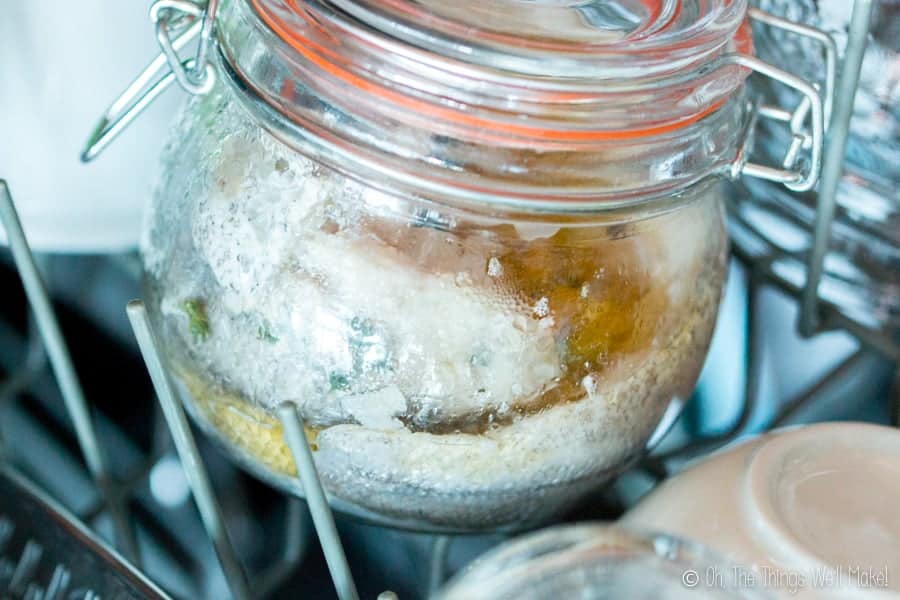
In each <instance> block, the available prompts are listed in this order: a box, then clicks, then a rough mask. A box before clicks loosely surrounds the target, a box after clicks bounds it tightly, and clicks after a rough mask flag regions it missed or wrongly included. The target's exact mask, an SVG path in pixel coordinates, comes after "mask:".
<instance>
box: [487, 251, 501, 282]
mask: <svg viewBox="0 0 900 600" xmlns="http://www.w3.org/2000/svg"><path fill="white" fill-rule="evenodd" d="M487 273H488V275H489V276H490V277H500V276H502V275H503V265H501V264H500V260H499V259H498V258H497V257H496V256H492V257H491V259H490V260H489V261H488V270H487Z"/></svg>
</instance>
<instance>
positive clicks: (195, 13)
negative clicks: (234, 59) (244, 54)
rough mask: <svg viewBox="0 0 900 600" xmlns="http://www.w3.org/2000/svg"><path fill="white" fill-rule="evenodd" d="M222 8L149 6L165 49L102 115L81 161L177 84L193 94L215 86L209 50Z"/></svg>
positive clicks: (164, 0)
mask: <svg viewBox="0 0 900 600" xmlns="http://www.w3.org/2000/svg"><path fill="white" fill-rule="evenodd" d="M218 8H219V0H208V2H207V3H206V5H205V6H204V5H203V4H198V3H196V2H192V1H191V0H156V2H154V3H153V4H152V5H151V7H150V20H151V21H152V22H153V24H154V25H155V28H156V39H157V41H158V42H159V46H160V48H161V50H162V52H161V53H160V54H159V55H158V56H157V57H156V58H154V59H153V61H152V62H151V63H150V64H149V65H147V67H146V68H145V69H144V70H143V71H142V72H141V74H140V75H138V77H137V78H136V79H135V80H134V81H133V82H132V83H131V84H130V85H129V86H128V87H127V88H126V89H125V91H123V92H122V94H121V95H119V97H118V98H117V99H116V100H115V101H114V102H113V103H112V104H111V105H110V107H109V108H108V109H107V110H106V112H105V113H104V114H103V117H102V118H101V119H100V121H99V122H98V123H97V125H96V127H94V130H93V131H92V132H91V135H90V136H89V137H88V140H87V143H86V144H85V147H84V150H83V151H82V153H81V160H82V161H83V162H89V161H91V160H93V159H95V158H96V157H97V156H99V155H100V153H101V152H103V150H105V149H106V147H107V146H109V144H110V143H111V142H112V141H113V140H114V139H116V137H118V136H119V134H120V133H122V131H124V130H125V128H127V127H128V126H129V125H130V124H131V123H132V122H133V121H134V120H135V119H136V118H137V117H138V116H139V115H140V114H141V113H142V112H144V110H145V109H146V108H147V107H148V106H149V105H150V104H151V103H153V101H154V100H156V98H158V97H159V96H160V95H161V94H162V93H163V92H164V91H165V90H166V89H168V87H169V86H171V85H172V83H173V82H178V85H179V86H181V88H182V89H184V90H185V91H186V92H188V93H189V94H192V95H201V94H205V93H207V92H209V91H210V90H211V89H212V87H213V85H214V84H215V79H216V70H215V68H214V67H213V65H212V63H211V61H210V59H209V52H210V48H211V46H212V43H213V30H214V27H215V19H216V13H217V12H218ZM198 35H199V38H200V39H199V43H198V45H197V53H196V55H195V56H194V57H193V58H189V59H186V60H183V59H182V58H181V57H180V56H179V55H178V53H179V52H180V51H181V50H182V49H183V48H184V47H185V46H187V45H188V44H190V43H191V42H192V41H193V40H194V39H195V38H197V36H198ZM166 66H168V68H169V70H168V72H164V69H165V68H166Z"/></svg>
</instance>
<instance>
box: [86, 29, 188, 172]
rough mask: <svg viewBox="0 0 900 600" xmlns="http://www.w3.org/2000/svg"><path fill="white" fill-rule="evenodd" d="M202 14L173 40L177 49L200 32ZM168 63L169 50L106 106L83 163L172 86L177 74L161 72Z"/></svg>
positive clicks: (97, 152) (91, 136)
mask: <svg viewBox="0 0 900 600" xmlns="http://www.w3.org/2000/svg"><path fill="white" fill-rule="evenodd" d="M200 14H201V13H200V12H198V13H197V14H196V15H193V18H194V21H193V23H191V25H190V26H189V27H188V28H187V29H185V30H184V31H183V32H182V33H180V34H179V35H178V36H177V37H176V38H175V39H174V40H173V41H172V47H173V48H174V49H175V50H181V49H182V48H184V47H185V46H186V45H188V44H189V43H190V42H191V40H193V39H194V38H195V37H197V34H199V33H200V30H201V28H202V26H203V23H202V20H201V19H200V18H199V17H200ZM193 63H194V61H193V60H189V61H186V62H185V64H184V68H185V69H190V68H192V66H193ZM168 64H169V62H168V59H167V57H166V55H165V53H163V52H160V54H159V55H158V56H157V57H156V58H154V59H153V60H152V61H151V62H150V64H149V65H147V67H146V68H145V69H144V70H143V71H142V72H141V74H140V75H138V76H137V78H136V79H135V80H134V81H133V82H132V83H131V84H130V85H129V86H128V87H127V88H125V91H123V92H122V93H121V94H120V95H119V97H118V98H117V99H116V100H115V101H114V102H113V103H112V104H111V105H110V106H109V108H108V109H106V112H105V113H104V114H103V116H102V117H101V118H100V121H99V122H98V123H97V125H96V126H95V127H94V130H93V131H92V132H91V134H90V136H89V137H88V140H87V142H86V143H85V147H84V149H83V150H82V151H81V160H82V161H83V162H90V161H92V160H93V159H95V158H97V157H98V156H99V155H100V153H101V152H103V150H105V149H106V147H107V146H109V144H110V143H112V141H113V140H115V139H116V138H117V137H118V136H119V134H120V133H122V131H123V130H125V128H126V127H128V126H129V125H130V124H131V123H132V122H133V121H134V120H135V119H136V118H137V117H138V116H140V114H141V113H142V112H144V110H145V109H146V108H147V107H148V106H150V104H151V103H153V101H154V100H156V98H158V97H159V95H160V94H162V93H163V92H164V91H166V89H168V87H169V86H170V85H172V83H173V82H174V81H175V74H174V73H173V72H172V71H171V70H170V71H169V72H168V73H166V74H165V75H163V76H162V77H159V74H160V73H161V72H162V70H163V69H164V68H165V67H166V66H167V65H168ZM154 80H155V83H152V85H151V82H154Z"/></svg>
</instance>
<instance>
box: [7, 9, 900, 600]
mask: <svg viewBox="0 0 900 600" xmlns="http://www.w3.org/2000/svg"><path fill="white" fill-rule="evenodd" d="M872 10H873V0H856V1H855V3H854V7H853V17H852V21H851V26H850V31H849V40H848V45H847V49H846V53H845V59H844V62H843V67H842V69H841V76H840V77H839V78H838V80H837V86H836V93H835V96H834V99H833V111H832V118H831V122H830V131H829V134H828V137H827V140H826V142H827V143H826V145H825V151H824V170H823V175H822V179H821V183H820V186H819V189H818V206H817V209H818V210H817V212H816V219H815V227H814V237H813V243H812V246H811V250H810V252H809V254H808V257H807V260H808V262H807V269H806V274H807V277H806V281H805V284H804V285H802V286H798V285H796V284H795V283H791V282H789V281H786V280H785V279H784V278H783V277H780V276H779V274H778V273H777V272H776V271H775V270H774V269H773V268H772V265H773V263H774V262H775V260H776V259H777V257H778V252H779V249H778V248H775V247H770V248H768V249H767V251H768V253H767V254H766V255H764V256H762V257H760V256H756V255H754V256H750V255H747V254H744V253H742V252H741V251H740V250H739V249H737V250H736V251H735V257H736V258H737V259H738V260H739V261H740V262H741V263H742V264H743V266H744V268H745V270H746V273H747V281H748V293H747V297H748V307H747V315H748V317H747V332H748V333H747V336H746V344H747V352H746V356H747V366H746V370H747V376H746V378H745V384H744V401H743V405H742V408H741V412H740V415H739V417H738V418H737V419H736V422H735V423H734V425H733V426H732V427H729V428H728V430H727V431H725V432H723V433H721V434H719V435H715V436H712V437H708V438H704V439H699V440H695V441H692V442H690V443H688V444H685V445H683V446H681V447H678V448H675V449H673V450H668V451H667V452H665V453H661V454H657V455H654V456H652V457H649V458H647V459H645V461H644V462H643V463H642V464H641V465H640V468H642V469H643V470H644V471H645V472H647V473H650V474H651V475H652V476H653V477H655V478H657V479H661V478H663V477H665V476H666V475H667V474H668V465H669V464H670V461H671V460H672V459H680V458H688V457H692V456H696V455H699V454H702V453H705V452H708V451H710V450H712V449H714V448H716V447H719V446H721V445H723V444H726V443H728V442H730V441H732V440H734V439H735V438H737V437H738V436H739V435H740V434H742V433H743V432H745V430H746V428H747V425H748V423H749V420H750V417H751V415H752V414H753V413H754V408H755V405H756V401H757V397H758V395H759V387H760V381H759V378H760V365H759V356H760V353H761V351H760V347H761V341H760V339H759V337H760V333H759V327H757V326H756V325H757V319H758V316H757V313H758V307H757V301H758V296H759V293H760V290H761V289H763V288H765V287H769V286H771V287H774V288H776V289H779V290H781V291H782V292H784V293H786V294H788V295H789V296H791V297H794V298H796V300H797V301H798V303H799V306H800V317H799V323H798V327H799V330H800V332H801V333H802V334H803V335H804V336H814V335H817V334H818V333H820V332H822V331H826V330H832V329H842V330H845V331H847V332H849V333H851V334H852V335H853V336H854V337H856V338H857V339H858V340H859V341H860V342H861V344H862V347H861V349H860V350H859V351H857V352H856V353H854V354H853V355H851V356H850V357H849V358H847V359H846V360H844V361H842V362H841V363H840V364H838V365H837V366H835V367H834V368H833V369H832V370H831V371H830V372H829V373H827V374H826V375H825V376H824V377H823V378H822V379H821V380H820V381H818V382H817V383H815V384H814V385H812V386H811V387H810V388H809V389H808V390H806V391H805V392H803V393H801V394H800V395H798V396H797V397H795V398H793V399H790V400H789V401H787V402H786V403H784V404H783V406H782V408H781V410H780V412H778V413H777V414H776V415H774V417H773V418H771V419H770V420H769V422H768V423H767V424H766V428H771V427H777V426H779V425H781V424H783V423H785V422H786V421H787V420H789V419H790V418H791V417H792V416H793V415H794V414H796V413H797V412H798V411H800V410H801V409H802V408H803V407H804V406H806V405H808V404H809V403H810V402H812V401H813V400H814V399H815V398H816V397H817V395H818V393H819V392H820V391H821V390H822V389H823V388H825V387H827V386H828V385H830V383H832V382H833V381H835V380H837V379H839V378H841V377H842V376H844V375H845V374H847V373H848V372H851V371H853V370H854V369H855V368H856V367H857V366H858V365H859V363H860V361H861V360H862V359H863V358H864V356H865V355H866V354H867V353H870V352H876V353H880V354H881V355H883V356H885V357H887V358H888V359H890V360H891V361H893V363H894V368H895V370H896V368H897V363H898V361H900V345H898V342H897V339H896V337H892V336H891V335H890V334H886V333H884V332H881V331H875V330H873V329H871V328H868V327H865V326H863V325H861V324H859V323H857V322H855V321H853V320H852V319H850V318H848V317H847V316H846V315H844V314H843V313H842V312H841V311H840V310H839V308H840V307H837V306H835V305H833V304H831V303H828V302H824V301H823V300H822V299H821V297H820V295H819V293H818V290H819V284H820V281H821V279H822V276H823V265H824V259H825V255H826V253H827V250H828V243H829V234H830V231H831V225H832V222H833V220H834V214H835V204H836V200H835V198H836V193H837V184H838V180H839V178H840V176H841V173H842V165H843V157H844V148H845V145H846V142H847V136H848V131H849V127H850V119H851V116H852V112H853V100H854V97H855V94H856V90H857V87H858V84H859V71H860V68H861V64H862V54H863V51H864V49H865V46H866V38H867V32H868V25H869V22H870V19H871V15H872ZM199 26H200V24H199V23H196V24H195V25H194V27H195V28H199ZM0 221H2V225H3V227H4V229H5V230H6V233H7V236H8V239H9V245H10V249H11V252H12V256H13V259H14V262H15V267H16V269H17V270H18V273H19V275H20V277H21V280H22V284H23V287H24V290H25V292H26V295H27V299H28V302H29V305H30V309H31V310H30V316H31V322H30V332H31V335H30V336H29V340H30V342H29V345H28V350H27V353H26V358H25V359H24V361H23V362H22V364H21V366H20V368H19V369H18V370H16V371H15V372H14V373H13V374H12V376H11V377H9V378H7V379H6V380H5V381H3V382H0V401H8V399H10V398H13V397H14V396H15V392H16V391H18V390H21V389H23V388H24V387H25V386H26V385H27V384H28V383H29V382H30V380H31V379H32V378H33V377H34V376H35V374H36V373H37V372H38V371H39V370H40V369H41V368H42V366H43V365H44V361H45V360H46V361H48V362H49V364H50V366H51V367H52V370H53V373H54V374H55V377H56V381H57V384H58V386H59V389H60V392H61V395H62V397H63V399H64V401H65V407H66V411H67V413H68V416H69V418H70V420H71V423H72V425H73V427H74V431H75V434H76V437H77V440H78V445H79V448H80V451H81V453H82V455H83V457H84V461H85V462H86V464H87V466H88V469H89V472H90V474H91V477H92V479H93V481H94V484H95V486H96V489H97V490H98V492H99V499H98V501H97V502H96V503H94V504H93V506H91V507H89V508H88V509H87V510H86V511H84V513H83V514H81V515H80V516H81V518H82V519H84V520H85V521H91V520H93V518H94V517H96V516H97V515H98V514H101V513H102V514H105V515H107V516H108V517H109V518H110V519H111V521H112V523H113V530H114V541H115V545H116V547H117V548H118V549H119V550H120V551H121V552H122V553H123V554H124V555H125V556H127V557H128V558H129V559H130V560H131V561H132V562H133V563H134V564H135V565H137V566H140V565H141V556H140V555H139V549H138V544H137V543H136V540H135V534H134V530H133V519H132V518H131V515H130V514H129V502H128V500H129V498H130V497H131V496H132V495H134V494H135V493H136V492H135V490H136V489H137V487H138V486H139V485H140V484H141V483H142V482H143V481H144V480H145V479H146V478H147V476H148V472H149V468H150V465H152V464H153V463H154V462H155V460H156V459H157V458H158V457H159V451H158V449H159V448H161V447H163V445H164V444H162V443H160V442H154V448H155V450H154V451H152V452H151V453H150V455H149V456H148V457H146V460H145V461H143V462H142V464H141V465H140V466H139V467H138V468H136V469H135V470H134V472H132V473H129V474H128V475H127V476H125V477H120V478H115V477H113V476H112V475H111V469H110V457H109V456H108V455H107V454H106V453H105V451H104V448H103V447H102V444H101V443H100V437H99V436H98V433H97V427H96V424H95V421H94V419H93V417H92V412H91V406H90V403H89V401H88V399H87V398H86V397H85V394H84V393H83V391H82V387H81V384H80V382H79V378H78V376H77V374H76V372H75V369H74V367H73V362H72V357H71V354H70V352H69V349H68V347H67V344H66V340H65V339H64V337H63V335H62V333H61V330H60V327H59V322H58V319H57V316H56V314H55V313H54V309H53V306H52V304H51V301H50V297H49V295H48V292H47V289H46V287H45V285H44V282H43V280H42V277H41V273H40V269H39V265H38V263H37V261H36V259H35V256H34V255H33V254H32V252H31V250H30V248H29V245H28V242H27V240H26V238H25V235H24V233H23V231H22V227H21V224H20V222H19V219H18V217H17V214H16V210H15V206H14V204H13V199H12V196H11V193H10V190H9V189H8V187H7V185H6V183H5V182H4V181H3V180H0ZM127 313H128V317H129V319H130V322H131V325H132V327H133V330H134V335H135V337H136V339H137V341H138V344H139V347H140V350H141V353H142V356H143V359H144V361H145V363H146V366H147V370H148V371H149V373H150V376H151V379H152V382H153V387H154V389H155V391H156V394H157V397H158V400H159V406H160V409H161V413H162V415H163V417H164V420H165V424H166V425H167V427H166V428H165V429H162V428H159V430H158V432H157V436H156V437H157V438H160V437H164V436H165V433H166V429H167V431H168V434H169V435H170V436H171V439H172V441H173V442H174V445H175V448H176V449H177V452H178V455H179V457H180V459H181V465H182V467H183V469H184V471H185V473H186V476H187V479H188V481H189V483H190V488H191V491H192V494H193V498H194V501H195V502H196V505H197V507H198V509H199V513H200V516H201V518H202V522H203V526H204V529H205V531H206V533H207V535H208V536H209V539H210V540H211V541H212V544H213V546H214V548H215V552H216V555H217V557H218V561H219V564H220V566H221V569H222V571H223V573H224V576H225V578H226V580H227V583H228V587H229V589H230V591H231V593H232V595H233V596H234V597H235V598H237V599H239V600H245V599H251V598H262V597H265V596H267V595H268V594H269V593H270V592H271V591H272V590H273V589H275V588H276V587H278V585H279V584H280V583H282V582H283V581H284V580H285V579H286V578H287V577H288V576H289V575H290V574H291V573H292V572H293V571H294V569H295V568H296V567H297V564H298V562H299V561H300V560H301V558H302V556H303V554H304V552H303V548H302V545H303V543H304V542H303V540H302V535H301V520H302V516H303V515H302V511H303V510H304V504H303V503H302V502H299V501H297V500H292V501H290V503H289V505H288V510H287V511H286V514H285V527H284V531H285V536H284V542H283V544H282V546H281V548H280V551H279V559H278V560H277V561H275V562H274V563H273V564H272V566H270V567H269V568H268V569H266V570H264V571H262V572H258V573H255V574H252V575H251V574H250V573H248V571H247V569H246V568H245V566H244V565H242V564H241V561H240V560H239V558H238V554H237V552H235V548H234V546H233V545H232V542H231V539H230V537H229V533H228V531H227V530H226V525H225V519H224V517H223V514H222V510H221V507H220V502H219V499H218V498H217V496H216V493H215V491H214V489H213V486H212V485H211V482H210V476H209V473H208V470H207V467H206V465H205V463H204V460H203V458H202V456H201V454H200V452H199V451H198V447H197V442H196V440H195V439H194V436H193V433H192V430H191V427H190V426H189V424H188V420H187V417H186V415H185V412H184V409H183V407H182V406H181V404H180V403H179V401H178V400H177V398H176V396H175V393H174V391H173V389H174V388H173V384H172V381H171V380H170V377H169V374H168V373H167V372H166V369H165V367H164V362H163V360H162V358H161V357H160V353H159V349H158V345H157V341H156V339H155V337H154V333H153V330H152V329H151V327H150V325H149V322H148V318H147V315H146V311H145V309H144V306H143V304H142V303H141V302H140V301H134V302H132V303H130V304H129V305H128V307H127ZM898 382H900V379H898ZM895 387H900V386H895ZM895 393H896V392H895ZM895 404H897V409H896V410H897V414H896V415H895V417H900V399H895ZM278 418H279V419H280V421H281V423H282V425H283V427H284V435H285V438H286V441H287V443H288V446H289V448H290V451H291V454H292V456H293V459H294V462H295V464H296V467H297V472H298V474H299V475H298V476H299V479H300V482H301V485H302V486H303V489H304V491H305V496H306V506H308V510H309V513H310V514H311V517H312V522H313V524H314V526H315V530H316V533H317V536H318V540H319V543H320V544H321V546H322V550H323V553H324V555H325V559H326V562H327V566H328V569H329V572H330V575H331V578H332V580H333V583H334V588H335V590H336V592H337V595H338V597H339V598H341V600H355V599H356V598H358V597H359V595H358V593H357V588H356V585H355V583H354V578H353V575H352V573H351V569H350V566H349V564H348V561H347V558H346V555H345V553H344V550H343V547H342V544H341V539H340V537H339V535H338V531H337V529H336V527H335V521H334V517H333V515H332V512H331V508H330V507H329V503H328V498H327V494H326V492H325V490H324V488H323V486H322V483H321V481H320V479H319V477H318V475H317V473H316V468H315V464H314V462H313V459H312V453H311V451H310V447H309V445H308V442H307V440H306V437H305V435H303V433H302V432H303V421H302V418H301V417H300V415H299V414H298V413H297V411H296V410H295V409H294V407H293V406H290V405H286V406H282V407H281V408H280V409H279V410H278ZM2 458H3V443H2V439H0V459H2ZM451 541H452V538H451V537H449V536H436V537H435V538H434V542H433V545H432V550H431V561H430V565H429V569H428V571H429V585H428V588H429V591H430V592H433V591H435V590H436V589H437V588H438V587H439V586H440V584H441V583H442V581H443V579H444V571H445V567H444V565H445V561H446V557H447V553H448V551H449V547H450V544H451ZM396 597H397V596H396V595H395V594H394V593H393V592H391V591H384V592H383V593H381V594H380V595H379V596H378V598H379V600H391V599H392V598H396Z"/></svg>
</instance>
